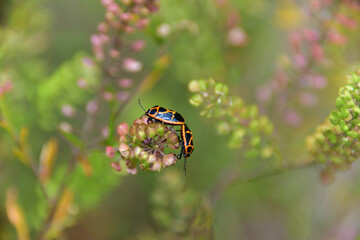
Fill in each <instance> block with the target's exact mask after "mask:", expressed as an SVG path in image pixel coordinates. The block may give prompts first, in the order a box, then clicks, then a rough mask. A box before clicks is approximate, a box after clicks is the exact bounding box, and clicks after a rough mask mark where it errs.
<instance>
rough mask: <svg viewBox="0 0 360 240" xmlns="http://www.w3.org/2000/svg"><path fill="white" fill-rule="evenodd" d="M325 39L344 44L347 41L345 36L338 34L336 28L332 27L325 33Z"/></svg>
mask: <svg viewBox="0 0 360 240" xmlns="http://www.w3.org/2000/svg"><path fill="white" fill-rule="evenodd" d="M327 39H328V40H329V41H330V42H331V43H333V44H336V45H339V46H344V45H345V44H346V43H347V37H346V36H344V35H342V34H340V33H339V32H338V31H337V30H334V29H332V30H331V31H329V32H328V34H327Z"/></svg>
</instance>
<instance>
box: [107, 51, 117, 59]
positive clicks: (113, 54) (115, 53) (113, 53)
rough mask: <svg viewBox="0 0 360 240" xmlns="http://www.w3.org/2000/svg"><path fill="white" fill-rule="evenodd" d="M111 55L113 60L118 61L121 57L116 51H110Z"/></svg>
mask: <svg viewBox="0 0 360 240" xmlns="http://www.w3.org/2000/svg"><path fill="white" fill-rule="evenodd" d="M109 55H110V57H112V58H113V59H117V58H119V57H120V52H119V51H118V50H116V49H110V50H109Z"/></svg>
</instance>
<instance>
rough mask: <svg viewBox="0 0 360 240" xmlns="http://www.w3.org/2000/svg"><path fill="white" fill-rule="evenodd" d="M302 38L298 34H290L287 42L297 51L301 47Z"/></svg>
mask: <svg viewBox="0 0 360 240" xmlns="http://www.w3.org/2000/svg"><path fill="white" fill-rule="evenodd" d="M302 40H303V39H302V36H301V34H300V33H299V32H295V31H293V32H291V33H290V36H289V41H290V44H291V46H292V47H293V48H294V49H295V50H298V49H299V48H300V46H301V42H302Z"/></svg>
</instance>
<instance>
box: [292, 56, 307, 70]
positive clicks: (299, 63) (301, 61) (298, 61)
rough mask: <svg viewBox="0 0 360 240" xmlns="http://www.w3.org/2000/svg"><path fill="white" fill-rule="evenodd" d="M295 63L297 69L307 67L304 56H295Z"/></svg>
mask: <svg viewBox="0 0 360 240" xmlns="http://www.w3.org/2000/svg"><path fill="white" fill-rule="evenodd" d="M293 63H294V66H295V67H296V68H304V67H306V65H307V60H306V58H305V56H304V55H302V54H295V56H294V58H293Z"/></svg>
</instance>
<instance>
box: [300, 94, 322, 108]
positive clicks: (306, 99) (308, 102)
mask: <svg viewBox="0 0 360 240" xmlns="http://www.w3.org/2000/svg"><path fill="white" fill-rule="evenodd" d="M317 101H318V99H317V96H316V95H314V94H312V93H306V92H300V93H299V102H300V103H301V104H302V105H304V106H306V107H312V106H314V105H316V103H317Z"/></svg>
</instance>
